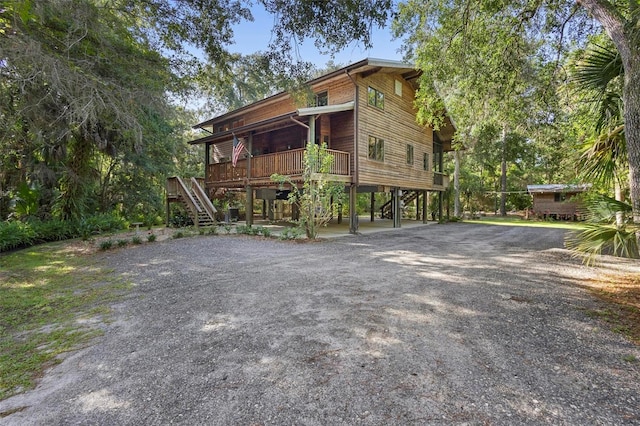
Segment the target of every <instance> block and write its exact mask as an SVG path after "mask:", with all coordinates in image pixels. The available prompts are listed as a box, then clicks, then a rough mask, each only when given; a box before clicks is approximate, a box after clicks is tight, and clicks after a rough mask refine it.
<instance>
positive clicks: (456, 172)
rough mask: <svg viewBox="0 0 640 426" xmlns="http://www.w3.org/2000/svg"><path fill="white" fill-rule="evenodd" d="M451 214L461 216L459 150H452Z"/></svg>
mask: <svg viewBox="0 0 640 426" xmlns="http://www.w3.org/2000/svg"><path fill="white" fill-rule="evenodd" d="M453 164H454V169H453V216H454V217H462V212H460V151H458V150H457V149H456V150H455V151H453Z"/></svg>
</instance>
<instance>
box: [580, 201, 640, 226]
mask: <svg viewBox="0 0 640 426" xmlns="http://www.w3.org/2000/svg"><path fill="white" fill-rule="evenodd" d="M584 205H585V207H586V209H587V215H586V219H587V221H588V222H590V223H605V224H611V223H615V221H616V215H617V214H618V213H622V214H623V215H625V216H626V217H631V212H632V207H631V204H628V203H625V202H624V201H618V200H616V199H614V198H611V197H608V196H606V195H594V196H591V197H589V198H588V199H586V200H585V201H584ZM630 224H631V223H630V222H629V223H626V224H625V225H630Z"/></svg>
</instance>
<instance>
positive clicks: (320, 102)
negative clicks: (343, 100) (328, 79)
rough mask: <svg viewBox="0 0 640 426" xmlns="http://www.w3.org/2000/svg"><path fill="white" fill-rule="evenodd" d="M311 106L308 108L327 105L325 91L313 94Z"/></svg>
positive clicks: (327, 94) (327, 99)
mask: <svg viewBox="0 0 640 426" xmlns="http://www.w3.org/2000/svg"><path fill="white" fill-rule="evenodd" d="M312 104H313V105H309V106H310V107H311V106H316V107H319V106H327V105H329V92H327V91H326V90H325V91H324V92H320V93H316V94H314V95H313V101H312Z"/></svg>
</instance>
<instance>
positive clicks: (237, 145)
mask: <svg viewBox="0 0 640 426" xmlns="http://www.w3.org/2000/svg"><path fill="white" fill-rule="evenodd" d="M244 150H245V147H244V142H243V140H242V139H238V138H237V137H236V135H233V154H232V155H231V164H232V165H233V167H235V166H236V164H237V163H238V158H240V154H242V151H244Z"/></svg>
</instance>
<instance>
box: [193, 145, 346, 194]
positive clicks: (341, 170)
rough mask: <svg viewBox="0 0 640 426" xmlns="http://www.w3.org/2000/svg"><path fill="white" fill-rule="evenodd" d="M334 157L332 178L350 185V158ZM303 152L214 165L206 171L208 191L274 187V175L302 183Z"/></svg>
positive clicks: (338, 153)
mask: <svg viewBox="0 0 640 426" xmlns="http://www.w3.org/2000/svg"><path fill="white" fill-rule="evenodd" d="M327 151H328V152H329V154H330V155H331V156H332V157H333V161H332V163H331V169H330V171H329V174H330V175H332V176H333V177H334V179H335V180H339V181H342V182H346V183H348V182H351V158H350V157H351V156H350V153H348V152H344V151H336V150H333V149H328V150H327ZM304 152H305V149H304V148H299V149H291V150H287V151H281V152H276V153H272V154H264V155H256V156H252V157H251V158H244V159H241V160H238V162H237V163H236V166H235V167H233V164H232V163H231V161H225V162H220V163H213V164H209V165H207V168H206V176H205V181H206V186H207V187H226V188H234V187H236V188H237V187H243V186H245V185H247V184H250V185H269V184H273V182H272V181H271V175H273V174H274V173H275V174H280V175H286V176H290V177H291V178H292V180H294V181H295V180H301V178H302V173H303V170H304Z"/></svg>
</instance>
